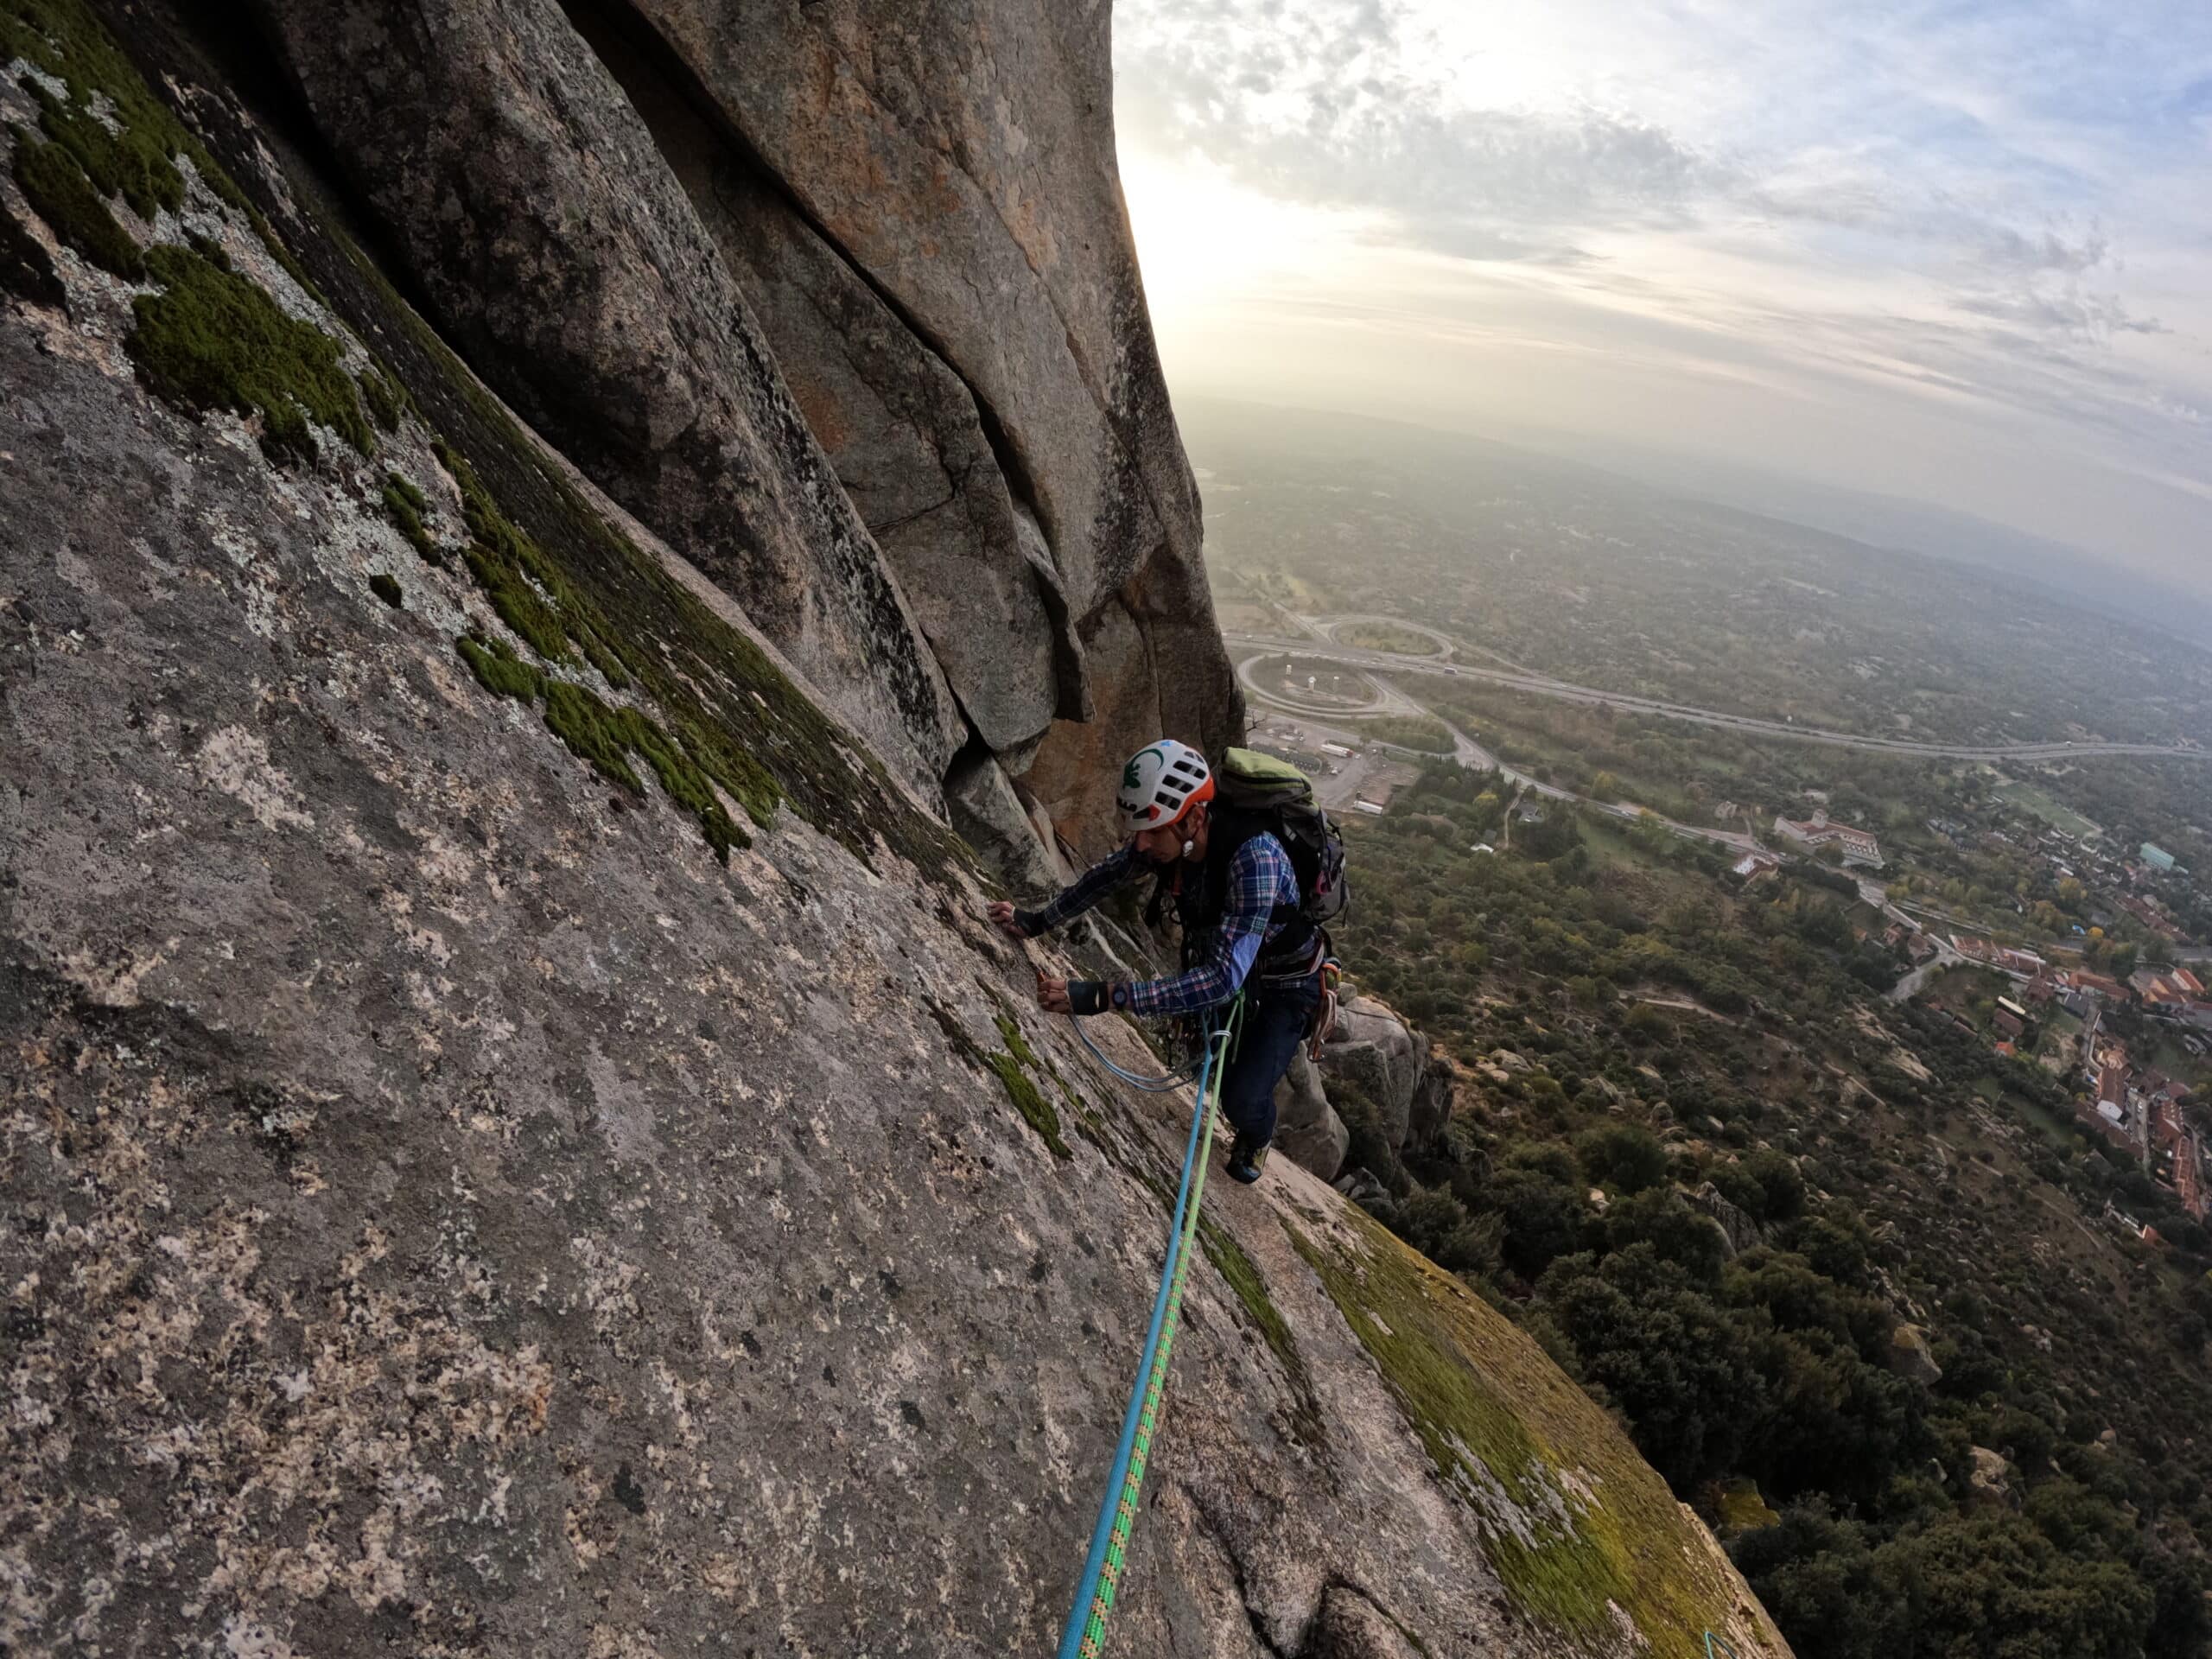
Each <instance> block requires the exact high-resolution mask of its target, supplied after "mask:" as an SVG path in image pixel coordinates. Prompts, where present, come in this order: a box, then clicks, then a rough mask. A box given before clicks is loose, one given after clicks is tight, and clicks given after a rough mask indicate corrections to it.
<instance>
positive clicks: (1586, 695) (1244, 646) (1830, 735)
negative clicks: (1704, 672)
mask: <svg viewBox="0 0 2212 1659" xmlns="http://www.w3.org/2000/svg"><path fill="white" fill-rule="evenodd" d="M1423 632H1426V630H1423ZM1223 637H1224V639H1227V640H1228V642H1229V645H1230V648H1231V650H1232V651H1234V652H1240V653H1242V652H1249V653H1250V655H1249V656H1246V657H1244V658H1243V660H1242V661H1240V663H1239V664H1238V668H1237V673H1238V677H1240V678H1242V679H1243V681H1244V683H1245V686H1246V688H1247V689H1248V690H1254V691H1257V690H1259V687H1258V686H1257V685H1256V684H1255V683H1254V681H1253V680H1252V678H1251V677H1250V674H1249V670H1250V669H1251V668H1252V667H1253V666H1254V664H1255V663H1256V662H1257V660H1258V658H1261V657H1262V656H1272V655H1275V654H1278V653H1283V654H1288V655H1293V656H1297V657H1302V658H1306V659H1307V660H1309V661H1313V662H1324V663H1336V664H1341V665H1343V666H1344V667H1349V668H1357V669H1363V670H1365V671H1369V672H1370V673H1376V674H1391V675H1406V674H1426V675H1429V676H1432V677H1437V678H1443V677H1447V676H1448V677H1453V678H1458V679H1463V680H1478V681H1481V682H1483V683H1485V684H1490V685H1502V686H1506V687H1509V688H1510V689H1511V690H1516V691H1528V692H1531V693H1534V694H1535V696H1543V697H1553V698H1556V699H1557V700H1559V701H1560V702H1579V703H1585V704H1588V705H1591V706H1597V705H1600V704H1602V705H1603V706H1605V707H1606V708H1609V709H1618V710H1620V711H1621V712H1623V713H1624V714H1634V715H1656V716H1658V717H1660V718H1662V719H1665V720H1677V721H1685V722H1687V723H1688V724H1690V725H1694V726H1710V727H1716V728H1722V729H1725V730H1728V731H1736V732H1742V733H1745V734H1747V735H1751V736H1757V737H1774V738H1782V739H1785V740H1787V741H1790V742H1795V743H1825V744H1827V745H1829V746H1831V747H1835V748H1845V749H1864V750H1868V751H1871V752H1872V753H1878V754H1907V755H1921V756H1925V757H1928V758H1929V759H1934V760H1992V761H2005V760H2081V759H2083V758H2085V757H2089V756H2095V755H2134V756H2142V757H2148V758H2152V759H2164V760H2208V759H2212V750H2205V749H2201V748H2184V747H2180V746H2179V745H2167V744H2162V743H2066V742H2061V743H2008V744H1991V745H1984V746H1980V747H1976V746H1972V745H1953V744H1945V743H1922V742H1917V741H1913V740H1911V739H1910V738H1902V737H1869V736H1866V735H1864V734H1860V733H1856V732H1838V731H1830V730H1827V729H1824V728H1821V727H1817V726H1799V725H1796V724H1795V723H1794V722H1792V721H1782V720H1761V719H1758V718H1757V717H1755V716H1753V715H1731V714H1724V713H1722V712H1721V711H1719V710H1718V709H1697V708H1693V707H1691V706H1690V705H1689V704H1687V703H1680V702H1661V701H1659V700H1657V699H1656V698H1652V697H1635V696H1625V695H1624V694H1623V693H1621V692H1618V691H1601V690H1597V689H1596V688H1595V687H1592V686H1587V685H1576V684H1573V683H1571V682H1569V681H1567V680H1555V679H1553V678H1551V677H1548V676H1547V675H1542V674H1532V673H1528V672H1526V671H1517V670H1513V669H1504V668H1491V667H1487V666H1482V665H1478V664H1472V663H1465V662H1456V661H1450V660H1446V658H1444V657H1442V656H1419V657H1408V656H1401V655H1399V654H1397V653H1395V652H1385V651H1362V650H1360V649H1358V648H1357V646H1352V645H1338V644H1336V643H1335V642H1334V641H1332V640H1325V639H1285V638H1278V637H1274V636H1271V635H1267V634H1251V633H1226V634H1224V636H1223ZM1381 690H1382V696H1381V697H1380V698H1378V702H1377V704H1376V706H1373V707H1369V708H1365V709H1346V708H1344V707H1342V706H1335V707H1332V708H1331V709H1328V710H1327V711H1326V712H1329V713H1335V714H1341V715H1362V714H1383V713H1395V712H1400V710H1401V709H1402V707H1403V705H1404V704H1405V703H1406V702H1409V701H1410V700H1409V699H1406V698H1403V697H1402V696H1399V695H1398V694H1396V693H1395V690H1394V689H1391V688H1382V689H1381ZM1394 699H1395V702H1396V703H1397V705H1398V706H1397V707H1395V708H1394V707H1391V706H1389V705H1390V703H1391V702H1392V701H1393V700H1394ZM1268 702H1274V703H1276V704H1278V705H1279V706H1281V707H1284V708H1289V707H1291V706H1292V705H1291V704H1289V703H1287V702H1284V701H1283V700H1282V699H1281V696H1279V695H1270V696H1268ZM1297 712H1299V713H1301V714H1310V715H1320V714H1323V713H1324V712H1325V711H1324V710H1323V709H1320V708H1319V707H1315V708H1310V709H1298V710H1297Z"/></svg>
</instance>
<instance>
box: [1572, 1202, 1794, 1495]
mask: <svg viewBox="0 0 2212 1659" xmlns="http://www.w3.org/2000/svg"><path fill="white" fill-rule="evenodd" d="M1541 1293H1542V1297H1543V1301H1544V1304H1545V1306H1547V1307H1548V1310H1549V1311H1550V1313H1551V1315H1552V1318H1553V1319H1554V1320H1555V1321H1556V1322H1557V1324H1558V1325H1559V1328H1560V1332H1562V1334H1564V1335H1565V1336H1566V1338H1567V1340H1568V1341H1569V1342H1570V1343H1572V1344H1573V1347H1574V1351H1575V1352H1576V1353H1577V1354H1579V1355H1580V1357H1581V1359H1582V1365H1583V1373H1584V1375H1585V1376H1586V1377H1587V1378H1588V1380H1589V1381H1591V1382H1592V1383H1598V1384H1599V1386H1601V1387H1603V1388H1604V1389H1605V1390H1606V1391H1607V1392H1608V1393H1609V1394H1611V1395H1612V1397H1613V1398H1614V1399H1615V1400H1616V1401H1618V1402H1619V1404H1620V1407H1621V1408H1622V1410H1623V1411H1624V1412H1625V1413H1626V1414H1628V1418H1629V1421H1630V1424H1631V1426H1632V1431H1631V1432H1632V1433H1633V1434H1634V1436H1635V1440H1636V1444H1637V1449H1638V1450H1640V1451H1641V1452H1643V1455H1644V1457H1645V1458H1646V1459H1648V1460H1649V1462H1650V1464H1651V1465H1652V1467H1653V1468H1655V1469H1656V1470H1658V1471H1659V1472H1660V1473H1661V1474H1662V1476H1664V1477H1665V1478H1666V1479H1667V1480H1668V1482H1669V1484H1671V1485H1673V1487H1674V1488H1675V1491H1690V1490H1692V1489H1693V1488H1694V1487H1695V1486H1696V1485H1697V1484H1699V1483H1700V1481H1704V1480H1707V1479H1709V1478H1713V1476H1716V1475H1719V1474H1721V1473H1723V1472H1725V1471H1727V1470H1729V1469H1730V1468H1731V1467H1732V1466H1733V1465H1734V1463H1735V1460H1736V1455H1737V1453H1738V1451H1739V1450H1740V1448H1741V1447H1742V1445H1743V1441H1744V1431H1745V1426H1746V1425H1748V1424H1750V1423H1751V1422H1753V1421H1756V1420H1757V1418H1758V1416H1759V1414H1760V1413H1761V1411H1762V1408H1763V1405H1764V1387H1763V1385H1762V1383H1761V1382H1760V1379H1759V1377H1758V1374H1757V1373H1756V1372H1755V1371H1753V1370H1752V1369H1751V1363H1750V1360H1749V1357H1748V1355H1747V1352H1746V1350H1745V1344H1744V1343H1743V1342H1742V1341H1741V1340H1740V1339H1739V1338H1738V1332H1735V1331H1734V1330H1733V1329H1732V1327H1731V1326H1730V1325H1729V1322H1728V1319H1727V1318H1726V1315H1725V1314H1724V1313H1722V1311H1721V1310H1720V1309H1719V1307H1718V1306H1715V1305H1714V1304H1713V1301H1712V1300H1711V1299H1710V1298H1708V1297H1707V1296H1705V1295H1704V1294H1701V1293H1700V1292H1699V1291H1698V1290H1696V1289H1695V1288H1694V1287H1692V1286H1691V1284H1690V1283H1689V1281H1688V1279H1687V1277H1686V1276H1685V1275H1684V1274H1682V1272H1681V1269H1680V1268H1677V1267H1675V1265H1674V1264H1673V1263H1671V1262H1663V1261H1662V1260H1661V1259H1660V1258H1659V1256H1658V1255H1657V1254H1656V1252H1654V1250H1653V1249H1652V1248H1651V1247H1650V1245H1649V1244H1636V1245H1632V1246H1630V1248H1629V1249H1626V1250H1624V1251H1622V1252H1620V1253H1619V1254H1618V1255H1611V1256H1609V1257H1607V1258H1606V1259H1605V1261H1604V1262H1603V1263H1602V1264H1601V1263H1599V1261H1598V1259H1597V1258H1596V1257H1594V1256H1592V1255H1587V1254H1585V1255H1573V1256H1568V1257H1566V1258H1564V1259H1563V1260H1561V1261H1560V1262H1556V1263H1554V1266H1553V1268H1552V1269H1551V1271H1550V1272H1549V1273H1548V1274H1546V1275H1545V1276H1544V1281H1543V1285H1542V1287H1541Z"/></svg>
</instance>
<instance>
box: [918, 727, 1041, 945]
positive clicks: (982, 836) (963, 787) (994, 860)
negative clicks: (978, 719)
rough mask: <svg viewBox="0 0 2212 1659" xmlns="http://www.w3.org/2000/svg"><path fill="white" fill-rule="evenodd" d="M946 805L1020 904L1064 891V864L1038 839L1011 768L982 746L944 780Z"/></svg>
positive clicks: (960, 758)
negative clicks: (1015, 785) (1062, 888)
mask: <svg viewBox="0 0 2212 1659" xmlns="http://www.w3.org/2000/svg"><path fill="white" fill-rule="evenodd" d="M944 804H945V805H946V807H947V808H948V809H949V810H950V812H951V814H952V827H953V828H954V829H957V830H958V831H959V832H960V833H961V835H962V836H963V837H965V839H966V840H967V842H968V844H969V846H970V847H972V848H974V849H976V856H977V857H979V858H980V859H982V861H983V868H986V869H988V870H989V871H990V872H991V873H992V874H994V875H995V876H997V877H998V879H999V880H1001V882H1003V883H1004V884H1005V886H1006V889H1007V892H1008V893H1012V894H1013V895H1014V898H1015V899H1016V901H1017V902H1019V903H1022V904H1028V905H1034V904H1037V903H1039V902H1040V901H1041V900H1043V899H1049V898H1051V897H1052V894H1054V893H1057V892H1058V891H1059V889H1060V887H1061V885H1062V872H1061V868H1060V861H1059V860H1058V858H1056V857H1055V856H1054V855H1052V851H1051V850H1050V849H1048V848H1047V847H1046V845H1045V843H1044V842H1042V841H1040V840H1039V839H1038V836H1037V826H1036V825H1035V824H1034V823H1032V822H1031V820H1030V817H1029V813H1028V811H1027V809H1026V808H1025V807H1024V806H1023V805H1022V804H1021V798H1020V795H1019V794H1018V793H1016V792H1015V790H1014V780H1013V779H1010V778H1008V777H1007V775H1006V768H1005V767H1004V766H1001V765H1000V764H999V762H998V758H997V757H996V756H995V755H994V754H992V753H990V751H989V750H988V749H987V748H985V747H983V746H982V744H981V743H974V744H970V745H969V747H967V748H965V749H963V750H962V751H961V752H960V753H959V754H958V755H957V756H956V757H954V760H953V762H952V766H951V769H950V771H948V772H946V773H945V775H944Z"/></svg>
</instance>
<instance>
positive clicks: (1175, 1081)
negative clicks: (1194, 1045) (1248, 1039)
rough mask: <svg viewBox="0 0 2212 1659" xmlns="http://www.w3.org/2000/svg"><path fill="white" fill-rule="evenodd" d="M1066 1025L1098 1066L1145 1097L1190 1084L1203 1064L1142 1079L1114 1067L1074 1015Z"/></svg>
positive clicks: (1167, 1092) (1196, 1061)
mask: <svg viewBox="0 0 2212 1659" xmlns="http://www.w3.org/2000/svg"><path fill="white" fill-rule="evenodd" d="M1068 1024H1070V1025H1071V1026H1073V1027H1075V1034H1076V1038H1077V1040H1078V1041H1080V1042H1081V1043H1082V1044H1083V1046H1084V1047H1085V1048H1087V1049H1089V1050H1090V1058H1093V1059H1094V1060H1096V1061H1097V1062H1098V1064H1099V1065H1103V1066H1104V1067H1105V1068H1106V1069H1107V1070H1108V1071H1111V1072H1112V1073H1113V1074H1114V1075H1115V1076H1116V1077H1119V1078H1120V1079H1121V1080H1122V1082H1123V1083H1126V1084H1128V1085H1129V1087H1130V1088H1132V1089H1138V1090H1143V1091H1144V1092H1145V1093H1146V1094H1147V1095H1166V1094H1172V1093H1173V1092H1174V1091H1175V1090H1178V1089H1180V1088H1181V1087H1182V1086H1183V1085H1184V1084H1186V1083H1188V1082H1190V1080H1191V1077H1192V1074H1193V1073H1194V1072H1196V1071H1198V1068H1199V1066H1200V1065H1202V1064H1203V1063H1204V1062H1203V1061H1202V1060H1193V1061H1192V1062H1191V1063H1190V1064H1188V1065H1179V1066H1177V1067H1176V1068H1175V1069H1174V1070H1173V1071H1163V1072H1161V1073H1160V1075H1159V1076H1158V1077H1144V1076H1141V1074H1139V1073H1137V1072H1135V1071H1129V1070H1128V1068H1127V1067H1125V1066H1121V1065H1116V1064H1115V1062H1114V1057H1113V1056H1112V1055H1110V1054H1109V1053H1108V1052H1106V1051H1105V1050H1104V1049H1103V1048H1101V1047H1099V1046H1098V1045H1097V1044H1096V1043H1094V1042H1092V1041H1091V1040H1090V1033H1089V1032H1087V1031H1085V1030H1084V1028H1083V1021H1082V1020H1078V1019H1077V1018H1076V1017H1075V1015H1073V1014H1070V1015H1068Z"/></svg>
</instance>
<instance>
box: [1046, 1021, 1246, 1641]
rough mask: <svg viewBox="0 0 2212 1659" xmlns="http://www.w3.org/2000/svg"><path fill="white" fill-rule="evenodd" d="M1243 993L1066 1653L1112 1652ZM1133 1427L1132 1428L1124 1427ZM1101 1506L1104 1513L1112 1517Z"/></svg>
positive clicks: (1189, 1158) (1202, 1088)
mask: <svg viewBox="0 0 2212 1659" xmlns="http://www.w3.org/2000/svg"><path fill="white" fill-rule="evenodd" d="M1243 1011H1244V1000H1243V998H1242V997H1239V998H1237V1000H1236V1001H1235V1002H1234V1003H1233V1004H1231V1005H1230V1013H1229V1017H1228V1018H1227V1019H1226V1020H1224V1021H1223V1023H1222V1026H1221V1028H1220V1029H1219V1030H1217V1031H1215V1032H1213V1033H1210V1034H1209V1035H1208V1037H1207V1039H1206V1054H1205V1065H1204V1067H1203V1069H1202V1070H1201V1071H1200V1072H1199V1076H1198V1103H1197V1108H1196V1112H1195V1116H1194V1117H1193V1120H1192V1125H1191V1147H1190V1150H1189V1151H1188V1152H1187V1153H1185V1158H1184V1166H1183V1192H1181V1194H1179V1198H1178V1200H1177V1203H1176V1207H1175V1216H1176V1221H1177V1226H1176V1228H1175V1230H1174V1231H1173V1234H1172V1235H1171V1236H1170V1237H1169V1239H1168V1248H1167V1260H1166V1263H1165V1264H1164V1265H1163V1268H1162V1272H1163V1274H1164V1277H1163V1280H1162V1284H1161V1301H1160V1309H1159V1313H1158V1319H1159V1325H1158V1338H1157V1341H1156V1342H1155V1343H1154V1344H1153V1347H1152V1363H1151V1364H1150V1365H1149V1367H1147V1370H1146V1372H1145V1376H1144V1382H1143V1392H1142V1394H1141V1396H1139V1399H1140V1400H1141V1404H1139V1403H1138V1402H1135V1401H1133V1402H1132V1404H1133V1405H1135V1407H1136V1417H1135V1424H1134V1430H1135V1432H1134V1434H1133V1436H1132V1438H1131V1439H1130V1440H1128V1452H1127V1453H1126V1457H1127V1461H1126V1463H1125V1464H1123V1465H1122V1470H1123V1472H1122V1481H1121V1485H1120V1490H1119V1493H1118V1495H1117V1496H1116V1497H1115V1499H1114V1507H1113V1509H1112V1510H1111V1515H1112V1526H1111V1529H1109V1530H1108V1531H1107V1532H1106V1533H1105V1535H1103V1538H1102V1537H1098V1536H1096V1535H1094V1537H1093V1539H1092V1545H1091V1548H1092V1554H1091V1559H1090V1560H1089V1561H1088V1562H1087V1563H1086V1564H1085V1567H1084V1578H1083V1581H1082V1583H1081V1585H1080V1586H1078V1587H1077V1591H1076V1600H1075V1606H1074V1608H1073V1610H1072V1611H1071V1612H1070V1613H1069V1615H1068V1624H1067V1627H1066V1629H1065V1630H1063V1632H1062V1634H1061V1642H1060V1655H1061V1659H1100V1656H1102V1655H1103V1653H1104V1652H1105V1643H1106V1619H1107V1616H1108V1615H1109V1614H1110V1613H1111V1612H1112V1611H1114V1596H1115V1592H1116V1591H1117V1590H1118V1589H1119V1588H1120V1587H1121V1582H1122V1570H1123V1568H1124V1567H1125V1566H1126V1565H1127V1563H1128V1546H1129V1534H1130V1533H1131V1531H1132V1530H1134V1529H1135V1526H1136V1520H1137V1505H1138V1501H1139V1499H1140V1498H1141V1497H1142V1496H1143V1492H1144V1475H1145V1467H1146V1465H1147V1464H1148V1463H1149V1462H1150V1461H1151V1457H1152V1436H1153V1431H1154V1429H1155V1428H1156V1427H1158V1426H1159V1422H1160V1411H1161V1408H1162V1406H1163V1405H1164V1403H1165V1402H1166V1394H1167V1369H1168V1363H1169V1360H1170V1359H1171V1358H1172V1357H1173V1353H1174V1350H1175V1332H1176V1328H1177V1326H1178V1325H1180V1324H1181V1322H1182V1313H1183V1290H1184V1287H1185V1284H1186V1283H1187V1282H1188V1280H1189V1277H1190V1268H1191V1257H1192V1255H1195V1254H1196V1251H1195V1250H1194V1249H1193V1248H1192V1246H1193V1245H1194V1244H1195V1243H1196V1242H1197V1238H1198V1206H1199V1204H1200V1202H1201V1201H1202V1200H1203V1198H1205V1186H1206V1160H1207V1157H1208V1155H1209V1154H1211V1151H1212V1149H1213V1122H1214V1114H1215V1109H1216V1108H1217V1106H1218V1105H1219V1104H1220V1102H1221V1080H1222V1074H1223V1072H1224V1071H1227V1069H1228V1062H1229V1057H1230V1051H1231V1050H1232V1049H1233V1047H1234V1046H1235V1044H1236V1038H1237V1035H1238V1034H1239V1028H1240V1027H1241V1026H1242V1024H1243ZM1125 1432H1126V1431H1125ZM1105 1519H1106V1516H1105V1514H1104V1513H1103V1512H1102V1514H1101V1516H1100V1521H1101V1522H1102V1524H1103V1522H1105Z"/></svg>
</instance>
